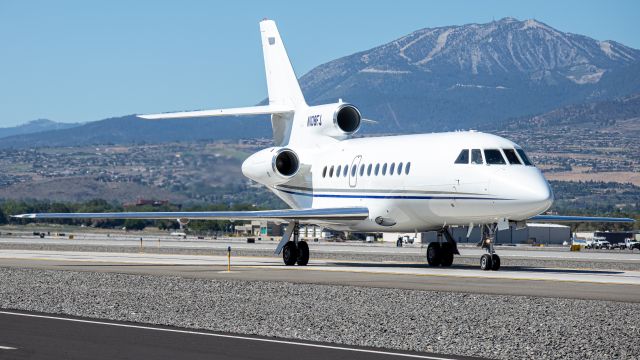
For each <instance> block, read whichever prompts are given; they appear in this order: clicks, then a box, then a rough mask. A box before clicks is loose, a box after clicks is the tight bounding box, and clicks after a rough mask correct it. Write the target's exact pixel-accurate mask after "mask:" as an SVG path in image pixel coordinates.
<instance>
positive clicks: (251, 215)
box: [12, 207, 369, 222]
mask: <svg viewBox="0 0 640 360" xmlns="http://www.w3.org/2000/svg"><path fill="white" fill-rule="evenodd" d="M12 217H13V218H17V219H144V220H165V219H168V220H176V219H189V220H272V221H283V222H287V221H291V220H297V221H304V222H312V221H313V220H320V221H347V220H364V219H366V218H368V217H369V210H368V209H367V208H362V207H353V208H326V209H285V210H261V211H195V212H192V211H178V212H173V211H171V212H106V213H34V214H20V215H13V216H12Z"/></svg>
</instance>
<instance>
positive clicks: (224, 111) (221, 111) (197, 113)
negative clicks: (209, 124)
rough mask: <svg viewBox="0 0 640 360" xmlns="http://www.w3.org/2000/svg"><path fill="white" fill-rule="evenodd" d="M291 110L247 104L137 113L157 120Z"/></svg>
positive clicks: (289, 108)
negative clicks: (230, 106) (245, 105)
mask: <svg viewBox="0 0 640 360" xmlns="http://www.w3.org/2000/svg"><path fill="white" fill-rule="evenodd" d="M293 111H294V109H293V108H291V107H287V106H278V105H264V106H249V107H241V108H229V109H215V110H198V111H181V112H170V113H161V114H147V115H138V117H139V118H143V119H148V120H159V119H183V118H195V117H211V116H244V115H265V114H284V113H290V112H293Z"/></svg>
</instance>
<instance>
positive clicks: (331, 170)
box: [329, 165, 333, 177]
mask: <svg viewBox="0 0 640 360" xmlns="http://www.w3.org/2000/svg"><path fill="white" fill-rule="evenodd" d="M329 177H333V165H332V166H331V169H329Z"/></svg>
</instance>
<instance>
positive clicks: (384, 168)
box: [382, 163, 387, 176]
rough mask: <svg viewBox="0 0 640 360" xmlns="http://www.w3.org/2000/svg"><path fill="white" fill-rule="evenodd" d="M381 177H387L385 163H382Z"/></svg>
mask: <svg viewBox="0 0 640 360" xmlns="http://www.w3.org/2000/svg"><path fill="white" fill-rule="evenodd" d="M382 175H383V176H384V175H387V163H384V164H383V165H382Z"/></svg>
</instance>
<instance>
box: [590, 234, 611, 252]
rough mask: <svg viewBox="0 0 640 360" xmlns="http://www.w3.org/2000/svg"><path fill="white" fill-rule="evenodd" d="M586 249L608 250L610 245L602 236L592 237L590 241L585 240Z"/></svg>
mask: <svg viewBox="0 0 640 360" xmlns="http://www.w3.org/2000/svg"><path fill="white" fill-rule="evenodd" d="M585 248H587V249H610V248H611V243H609V242H608V241H607V239H606V238H605V237H603V236H594V237H593V238H592V239H590V240H587V245H586V246H585Z"/></svg>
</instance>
